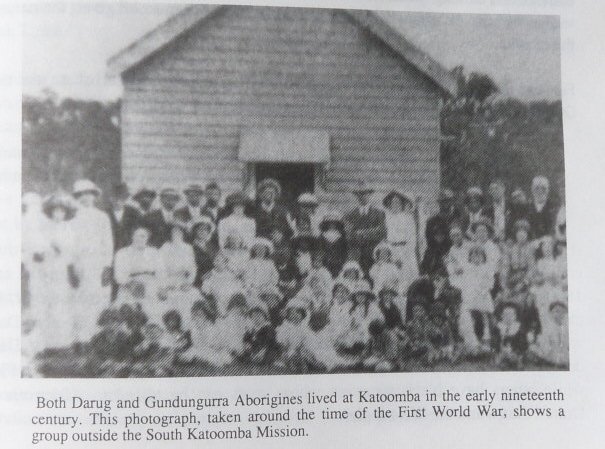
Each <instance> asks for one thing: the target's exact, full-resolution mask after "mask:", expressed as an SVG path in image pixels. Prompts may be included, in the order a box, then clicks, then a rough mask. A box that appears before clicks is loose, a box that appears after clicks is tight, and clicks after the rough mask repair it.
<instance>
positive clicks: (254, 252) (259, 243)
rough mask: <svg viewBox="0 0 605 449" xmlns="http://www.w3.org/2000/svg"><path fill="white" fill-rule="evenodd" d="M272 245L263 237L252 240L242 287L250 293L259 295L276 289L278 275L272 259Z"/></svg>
mask: <svg viewBox="0 0 605 449" xmlns="http://www.w3.org/2000/svg"><path fill="white" fill-rule="evenodd" d="M272 255H273V244H272V243H271V241H270V240H267V239H266V238H263V237H257V238H255V239H254V241H253V243H252V246H251V248H250V260H249V261H248V263H247V266H246V270H245V272H244V285H245V286H246V288H247V289H248V290H250V291H254V292H257V293H260V292H262V291H264V290H273V289H275V287H277V283H278V281H279V274H278V273H277V269H276V268H275V264H274V263H273V259H272Z"/></svg>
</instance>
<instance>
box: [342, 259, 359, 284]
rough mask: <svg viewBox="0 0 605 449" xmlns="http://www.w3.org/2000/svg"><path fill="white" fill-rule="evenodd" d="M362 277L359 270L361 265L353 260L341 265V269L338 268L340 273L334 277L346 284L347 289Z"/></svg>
mask: <svg viewBox="0 0 605 449" xmlns="http://www.w3.org/2000/svg"><path fill="white" fill-rule="evenodd" d="M362 279H363V271H361V266H360V265H359V263H358V262H357V261H355V260H349V261H347V262H345V264H344V265H343V266H342V270H340V274H339V275H338V277H337V278H336V282H340V283H343V284H348V285H349V289H352V288H353V287H354V286H355V284H357V282H359V281H361V280H362Z"/></svg>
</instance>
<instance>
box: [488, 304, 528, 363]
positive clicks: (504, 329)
mask: <svg viewBox="0 0 605 449" xmlns="http://www.w3.org/2000/svg"><path fill="white" fill-rule="evenodd" d="M494 347H495V348H496V351H498V354H497V356H496V363H497V364H498V366H499V367H500V368H504V369H506V368H508V369H516V370H518V369H521V368H522V367H523V359H524V356H525V351H527V335H526V333H525V330H524V329H523V326H522V324H521V322H520V321H519V312H518V308H517V305H516V304H514V303H504V304H502V306H501V312H500V320H498V322H497V323H496V328H495V332H494Z"/></svg>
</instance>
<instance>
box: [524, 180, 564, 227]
mask: <svg viewBox="0 0 605 449" xmlns="http://www.w3.org/2000/svg"><path fill="white" fill-rule="evenodd" d="M549 193H550V183H549V182H548V179H546V178H545V177H544V176H536V177H535V178H534V179H533V181H532V183H531V196H532V201H531V203H530V205H529V213H528V221H529V224H530V226H531V236H532V238H534V239H538V238H541V237H544V236H545V235H547V234H552V233H553V232H554V228H555V217H556V214H557V207H556V205H555V204H554V201H553V200H552V198H551V197H550V195H549Z"/></svg>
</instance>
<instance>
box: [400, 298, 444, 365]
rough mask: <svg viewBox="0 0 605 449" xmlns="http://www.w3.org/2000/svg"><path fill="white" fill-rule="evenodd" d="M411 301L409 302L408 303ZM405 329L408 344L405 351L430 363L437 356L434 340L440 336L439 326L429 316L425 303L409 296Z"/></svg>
mask: <svg viewBox="0 0 605 449" xmlns="http://www.w3.org/2000/svg"><path fill="white" fill-rule="evenodd" d="M410 301H411V303H410ZM408 305H409V306H410V307H409V308H408V311H409V313H408V316H407V322H406V324H405V331H406V334H407V337H408V342H409V344H408V345H407V347H406V353H407V355H409V356H410V357H420V358H422V359H423V360H424V361H425V362H428V363H431V362H433V361H434V360H435V359H437V358H438V350H437V349H436V348H435V345H434V341H435V340H436V339H439V338H440V337H441V336H442V332H441V331H440V329H439V327H437V326H435V324H434V323H433V321H432V320H431V319H430V318H429V315H428V312H427V306H426V303H425V302H423V301H418V300H415V299H414V298H410V299H409V300H408Z"/></svg>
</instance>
